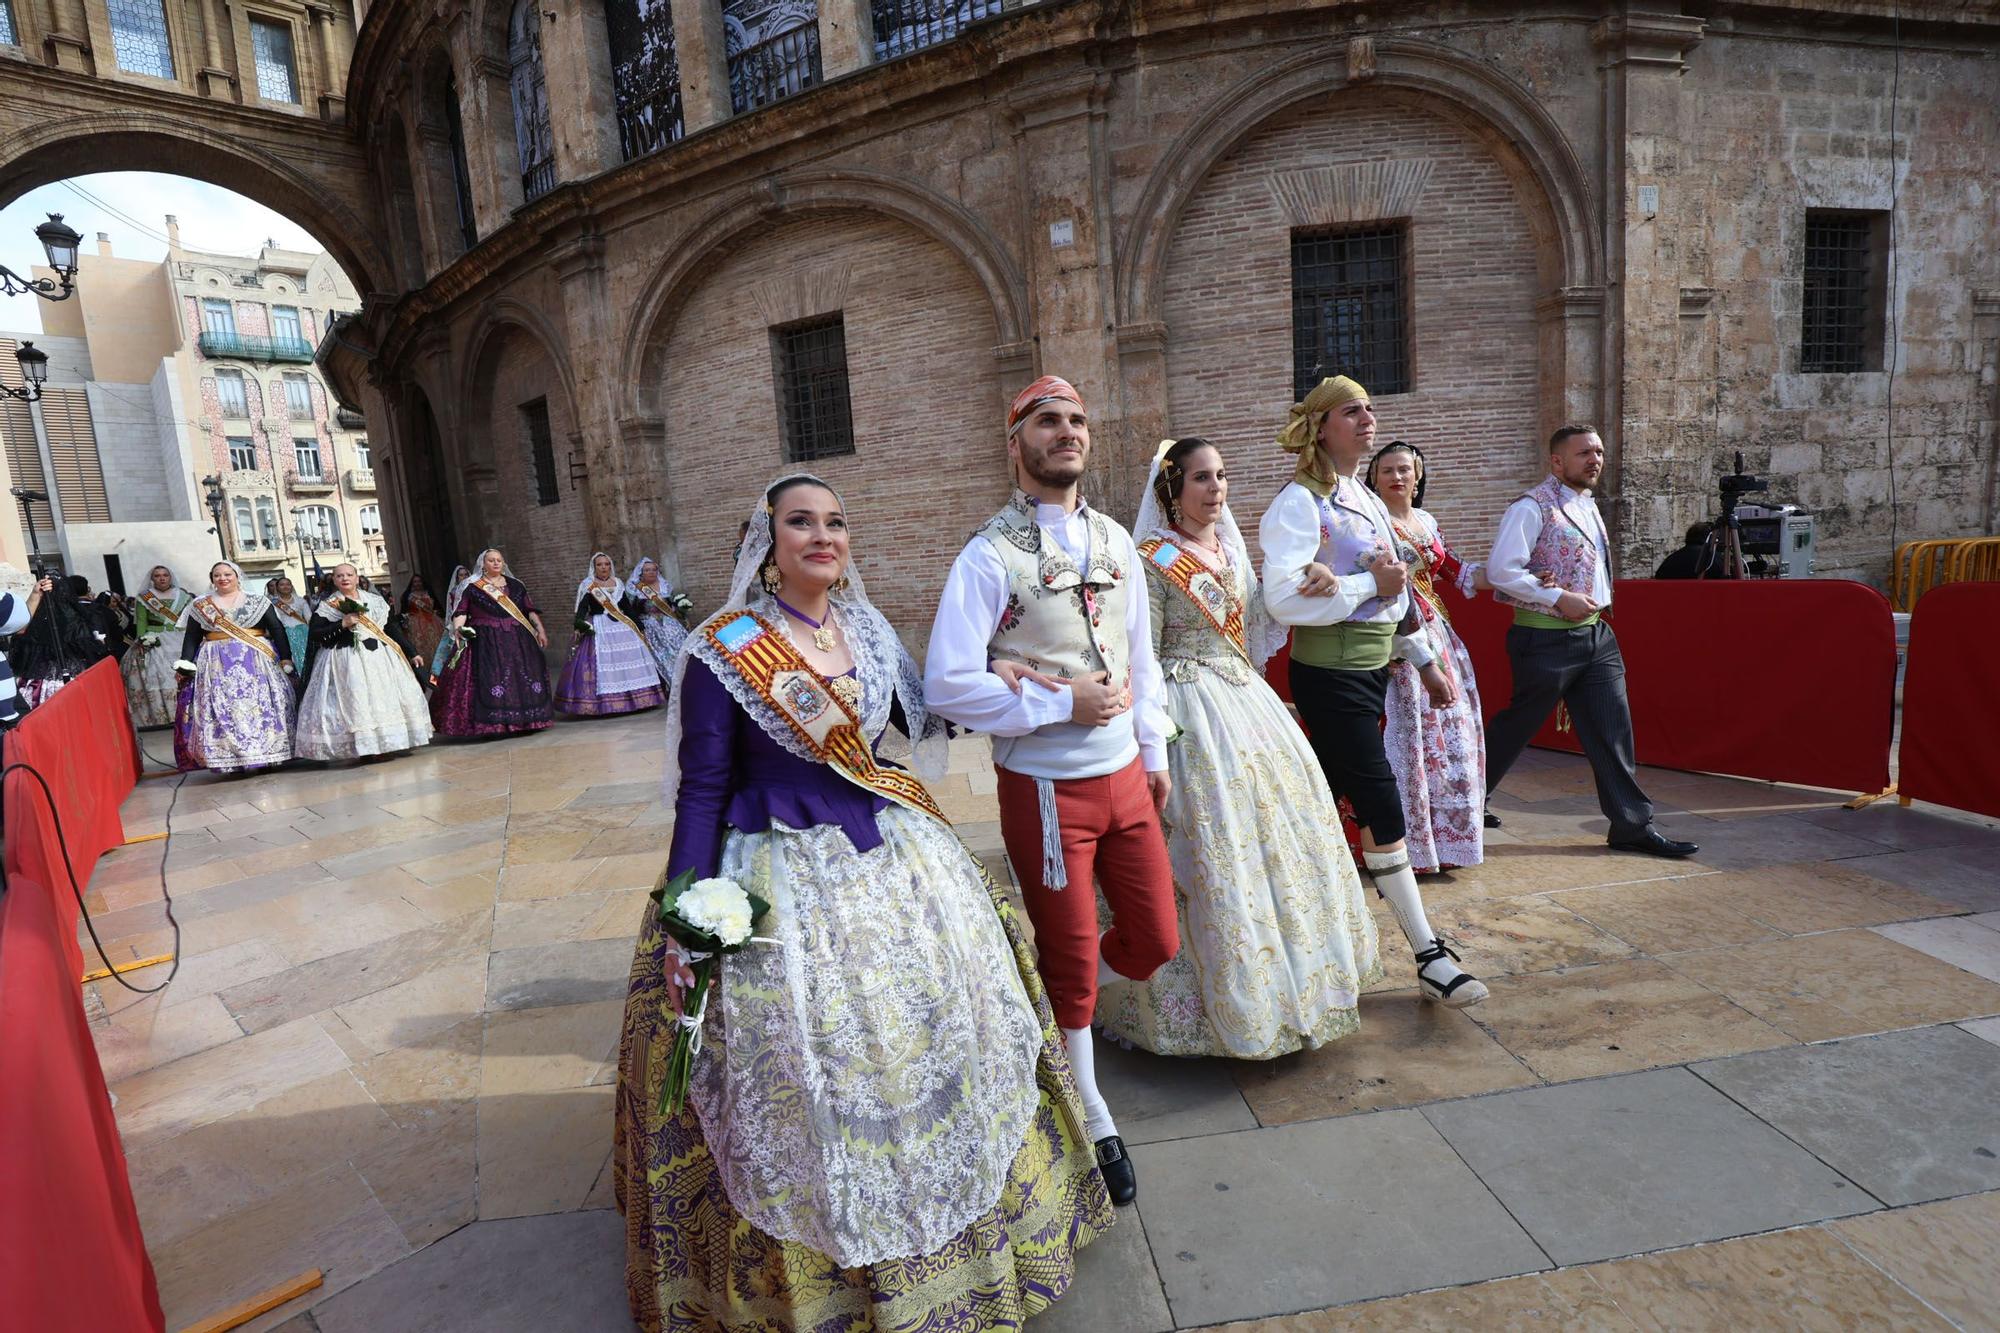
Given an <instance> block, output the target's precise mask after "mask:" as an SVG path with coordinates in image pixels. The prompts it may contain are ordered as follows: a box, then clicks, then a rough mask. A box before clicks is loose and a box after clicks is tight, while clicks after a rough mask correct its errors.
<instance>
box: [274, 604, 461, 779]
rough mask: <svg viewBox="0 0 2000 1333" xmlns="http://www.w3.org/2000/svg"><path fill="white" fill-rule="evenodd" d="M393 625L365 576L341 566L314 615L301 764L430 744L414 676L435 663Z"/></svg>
mask: <svg viewBox="0 0 2000 1333" xmlns="http://www.w3.org/2000/svg"><path fill="white" fill-rule="evenodd" d="M350 607H358V608H360V609H359V610H350V609H348V608H350ZM388 623H389V604H388V603H387V602H386V601H384V600H383V599H382V598H381V597H380V596H378V595H377V594H375V593H372V592H369V591H367V590H366V589H364V588H362V586H361V576H360V571H358V570H356V569H355V567H354V566H353V565H348V564H341V565H335V566H334V567H333V596H331V597H328V598H326V599H325V600H324V601H322V602H321V603H320V604H319V607H318V609H316V610H315V611H314V612H313V617H312V626H311V634H312V644H313V655H312V675H311V677H310V679H309V680H308V681H307V682H306V693H305V698H304V699H303V700H302V701H301V702H300V704H299V720H298V729H297V733H296V736H295V738H294V740H293V749H294V751H295V752H296V753H297V755H298V757H299V758H301V759H356V758H359V757H361V756H362V755H369V754H395V753H397V752H398V751H402V750H409V749H413V748H415V747H416V746H419V745H427V744H429V743H430V739H431V713H430V706H429V705H428V704H426V703H425V702H424V692H423V690H422V689H421V688H419V686H418V685H417V677H416V676H415V675H414V674H413V672H412V668H413V667H414V668H415V669H416V670H428V669H429V668H428V665H427V664H426V663H425V662H424V661H423V659H422V657H421V656H420V655H418V654H416V653H414V652H412V651H411V648H410V645H409V644H408V643H407V642H403V641H401V640H399V639H397V638H396V637H395V636H394V634H393V633H392V632H391V631H390V630H389V629H388Z"/></svg>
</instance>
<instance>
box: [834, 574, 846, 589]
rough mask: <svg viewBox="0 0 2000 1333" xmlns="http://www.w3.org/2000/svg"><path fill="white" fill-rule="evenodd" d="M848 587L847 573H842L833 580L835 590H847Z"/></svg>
mask: <svg viewBox="0 0 2000 1333" xmlns="http://www.w3.org/2000/svg"><path fill="white" fill-rule="evenodd" d="M848 587H849V584H848V582H847V575H845V574H842V575H841V576H840V577H839V578H837V579H835V580H834V581H833V590H834V591H835V592H846V591H847V589H848Z"/></svg>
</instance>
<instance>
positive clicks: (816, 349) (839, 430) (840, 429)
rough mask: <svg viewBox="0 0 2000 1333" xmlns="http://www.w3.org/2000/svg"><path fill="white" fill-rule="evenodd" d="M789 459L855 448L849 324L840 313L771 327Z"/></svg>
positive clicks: (807, 459) (848, 451)
mask: <svg viewBox="0 0 2000 1333" xmlns="http://www.w3.org/2000/svg"><path fill="white" fill-rule="evenodd" d="M771 341H772V345H773V350H774V352H775V356H774V358H773V359H774V360H775V361H776V363H777V372H778V416H779V420H780V421H781V422H783V424H784V430H785V460H786V461H787V462H791V463H805V462H810V461H811V460H813V459H816V458H832V457H835V456H837V455H840V454H851V453H853V452H854V416H853V413H852V411H851V410H850V407H849V402H848V390H847V325H846V321H845V320H844V319H843V318H842V317H841V316H839V315H832V316H829V317H826V318H822V319H809V320H804V321H801V322H800V323H797V324H789V325H786V326H784V327H783V328H777V329H773V330H771Z"/></svg>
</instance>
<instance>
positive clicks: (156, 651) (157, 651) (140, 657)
mask: <svg viewBox="0 0 2000 1333" xmlns="http://www.w3.org/2000/svg"><path fill="white" fill-rule="evenodd" d="M169 638H172V639H175V640H178V638H179V636H178V635H176V634H174V633H172V631H168V632H167V633H166V634H164V635H162V636H161V642H160V643H158V644H157V645H155V646H154V647H151V648H148V647H147V646H146V645H144V644H142V643H135V644H133V645H132V646H131V647H130V648H128V649H127V650H126V652H125V661H124V663H123V664H122V667H121V669H122V670H123V672H124V673H125V698H126V702H127V704H128V705H129V706H130V708H131V710H132V725H133V726H134V727H136V728H138V729H139V730H141V731H143V730H145V729H146V728H147V727H171V726H172V725H173V724H174V700H175V698H176V697H177V696H178V695H179V694H180V680H179V679H178V678H177V677H176V676H175V675H174V653H175V649H176V647H177V646H178V644H177V643H176V644H175V645H169V644H168V643H167V642H166V640H167V639H169Z"/></svg>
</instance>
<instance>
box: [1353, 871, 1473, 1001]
mask: <svg viewBox="0 0 2000 1333" xmlns="http://www.w3.org/2000/svg"><path fill="white" fill-rule="evenodd" d="M1361 859H1362V862H1363V863H1364V864H1365V865H1367V867H1368V874H1369V877H1370V878H1372V879H1373V880H1374V881H1375V887H1376V888H1378V889H1380V890H1381V891H1382V896H1383V897H1384V898H1387V899H1388V900H1389V910H1391V911H1392V912H1394V913H1395V914H1396V924H1397V925H1399V926H1401V927H1402V928H1403V934H1404V935H1405V936H1406V937H1408V939H1409V941H1410V949H1411V950H1412V951H1413V952H1415V953H1422V952H1423V951H1424V950H1426V949H1428V948H1430V947H1431V945H1432V943H1433V942H1434V941H1435V940H1436V939H1437V932H1436V931H1434V930H1432V929H1431V923H1430V920H1429V919H1428V918H1427V917H1425V916H1424V900H1423V899H1422V898H1421V897H1420V896H1418V894H1417V877H1416V875H1414V874H1413V873H1411V871H1410V854H1409V852H1407V851H1400V852H1363V853H1362V854H1361ZM1418 970H1419V971H1420V972H1421V973H1422V974H1423V975H1425V976H1427V977H1429V978H1430V979H1431V980H1433V981H1435V982H1437V983H1438V984H1439V985H1445V984H1448V983H1449V982H1450V981H1451V979H1452V978H1453V977H1455V976H1457V975H1458V974H1459V972H1460V971H1462V970H1463V969H1461V968H1460V967H1459V966H1458V965H1457V964H1455V963H1453V962H1452V961H1451V959H1450V958H1448V957H1446V958H1438V959H1435V960H1433V961H1431V962H1428V963H1425V964H1424V965H1423V966H1422V967H1421V968H1419V969H1418Z"/></svg>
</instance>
